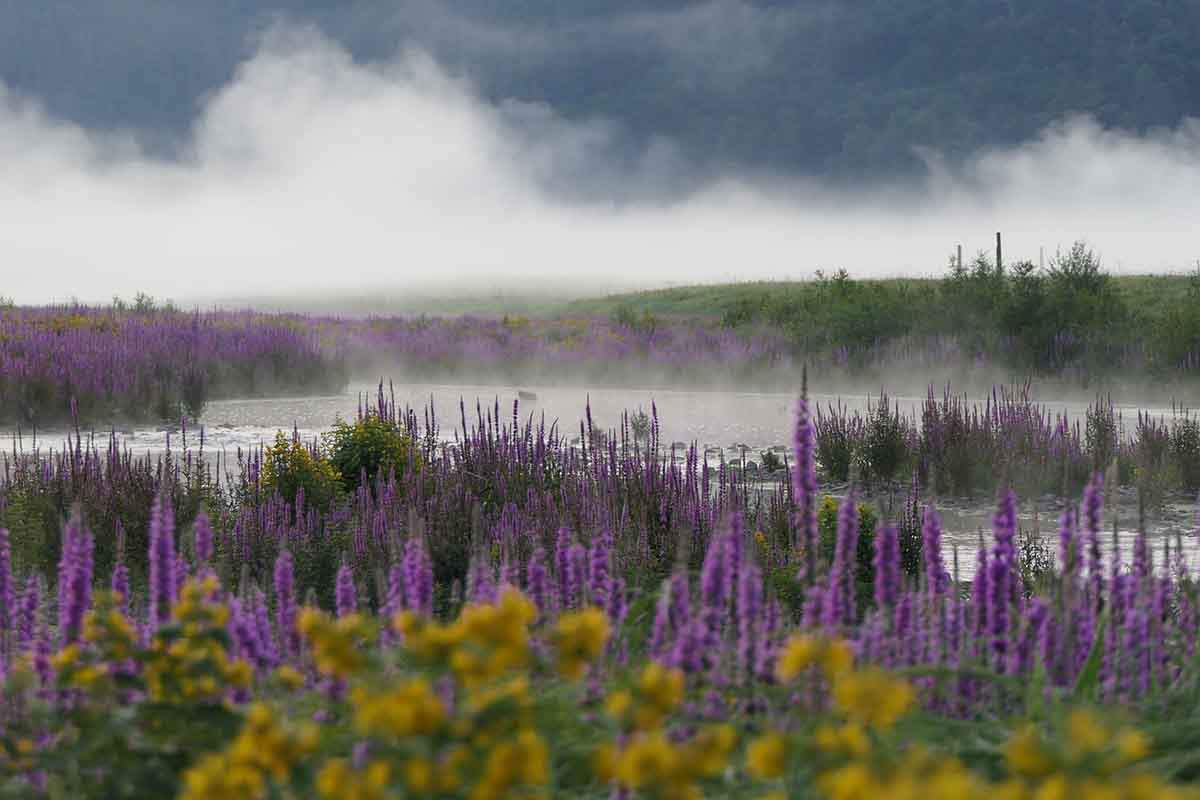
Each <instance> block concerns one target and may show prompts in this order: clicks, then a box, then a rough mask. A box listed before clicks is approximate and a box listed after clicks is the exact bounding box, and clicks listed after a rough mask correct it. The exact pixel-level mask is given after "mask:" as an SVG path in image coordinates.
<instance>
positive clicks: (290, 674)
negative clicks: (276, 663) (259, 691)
mask: <svg viewBox="0 0 1200 800" xmlns="http://www.w3.org/2000/svg"><path fill="white" fill-rule="evenodd" d="M275 680H276V681H278V682H279V683H280V684H281V685H282V686H283V687H284V688H286V689H290V690H291V691H293V692H295V691H299V690H300V689H303V688H304V676H303V675H302V674H300V670H298V669H296V668H295V667H293V666H290V665H288V664H284V665H283V666H282V667H279V668H278V669H276V670H275Z"/></svg>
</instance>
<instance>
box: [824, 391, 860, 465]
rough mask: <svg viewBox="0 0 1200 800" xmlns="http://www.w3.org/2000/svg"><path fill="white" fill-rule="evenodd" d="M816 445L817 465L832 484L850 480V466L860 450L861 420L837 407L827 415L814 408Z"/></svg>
mask: <svg viewBox="0 0 1200 800" xmlns="http://www.w3.org/2000/svg"><path fill="white" fill-rule="evenodd" d="M813 432H814V438H815V439H816V445H817V453H816V455H817V463H818V464H820V465H821V468H822V469H823V470H824V471H825V476H826V478H828V479H829V480H833V481H847V480H849V479H850V465H851V464H852V463H853V462H854V454H855V452H856V451H857V450H858V449H859V448H860V446H861V442H862V438H863V423H862V417H860V416H859V415H858V413H857V412H854V413H848V412H847V411H846V409H845V408H844V407H843V406H842V405H841V404H840V403H839V405H838V406H837V408H833V407H832V406H831V407H830V409H829V412H828V413H824V412H822V411H821V409H820V408H817V419H816V423H815V424H814V425H813Z"/></svg>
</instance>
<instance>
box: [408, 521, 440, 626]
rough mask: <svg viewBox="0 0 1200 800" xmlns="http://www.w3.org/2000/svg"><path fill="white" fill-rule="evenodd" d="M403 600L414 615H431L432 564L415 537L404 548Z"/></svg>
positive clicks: (422, 545)
mask: <svg viewBox="0 0 1200 800" xmlns="http://www.w3.org/2000/svg"><path fill="white" fill-rule="evenodd" d="M404 600H405V603H406V604H407V606H408V610H410V611H412V612H414V613H417V614H421V615H424V616H430V615H432V614H433V562H432V561H430V559H429V554H428V553H427V552H426V551H425V545H424V544H423V543H422V541H421V540H420V539H419V538H417V537H416V536H411V537H409V539H408V544H406V545H405V546H404Z"/></svg>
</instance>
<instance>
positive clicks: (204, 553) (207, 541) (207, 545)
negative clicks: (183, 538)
mask: <svg viewBox="0 0 1200 800" xmlns="http://www.w3.org/2000/svg"><path fill="white" fill-rule="evenodd" d="M192 544H193V545H194V550H195V555H196V572H197V573H204V572H205V568H206V567H208V566H210V564H209V562H211V561H212V557H213V529H212V524H211V523H210V522H209V521H208V514H205V513H204V512H203V511H201V512H200V513H199V514H197V515H196V522H195V523H194V524H193V525H192Z"/></svg>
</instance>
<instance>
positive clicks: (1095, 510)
mask: <svg viewBox="0 0 1200 800" xmlns="http://www.w3.org/2000/svg"><path fill="white" fill-rule="evenodd" d="M1103 513H1104V476H1103V475H1102V474H1101V473H1099V472H1097V473H1096V474H1095V475H1093V476H1092V480H1091V481H1090V482H1089V483H1088V485H1087V487H1085V488H1084V490H1083V536H1084V546H1085V548H1086V550H1087V569H1088V577H1087V587H1088V600H1089V602H1090V603H1091V606H1092V610H1093V613H1099V612H1100V606H1101V604H1102V603H1103V597H1102V595H1103V588H1104V560H1103V556H1102V554H1101V552H1100V526H1101V524H1102V523H1103V520H1102V516H1103Z"/></svg>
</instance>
